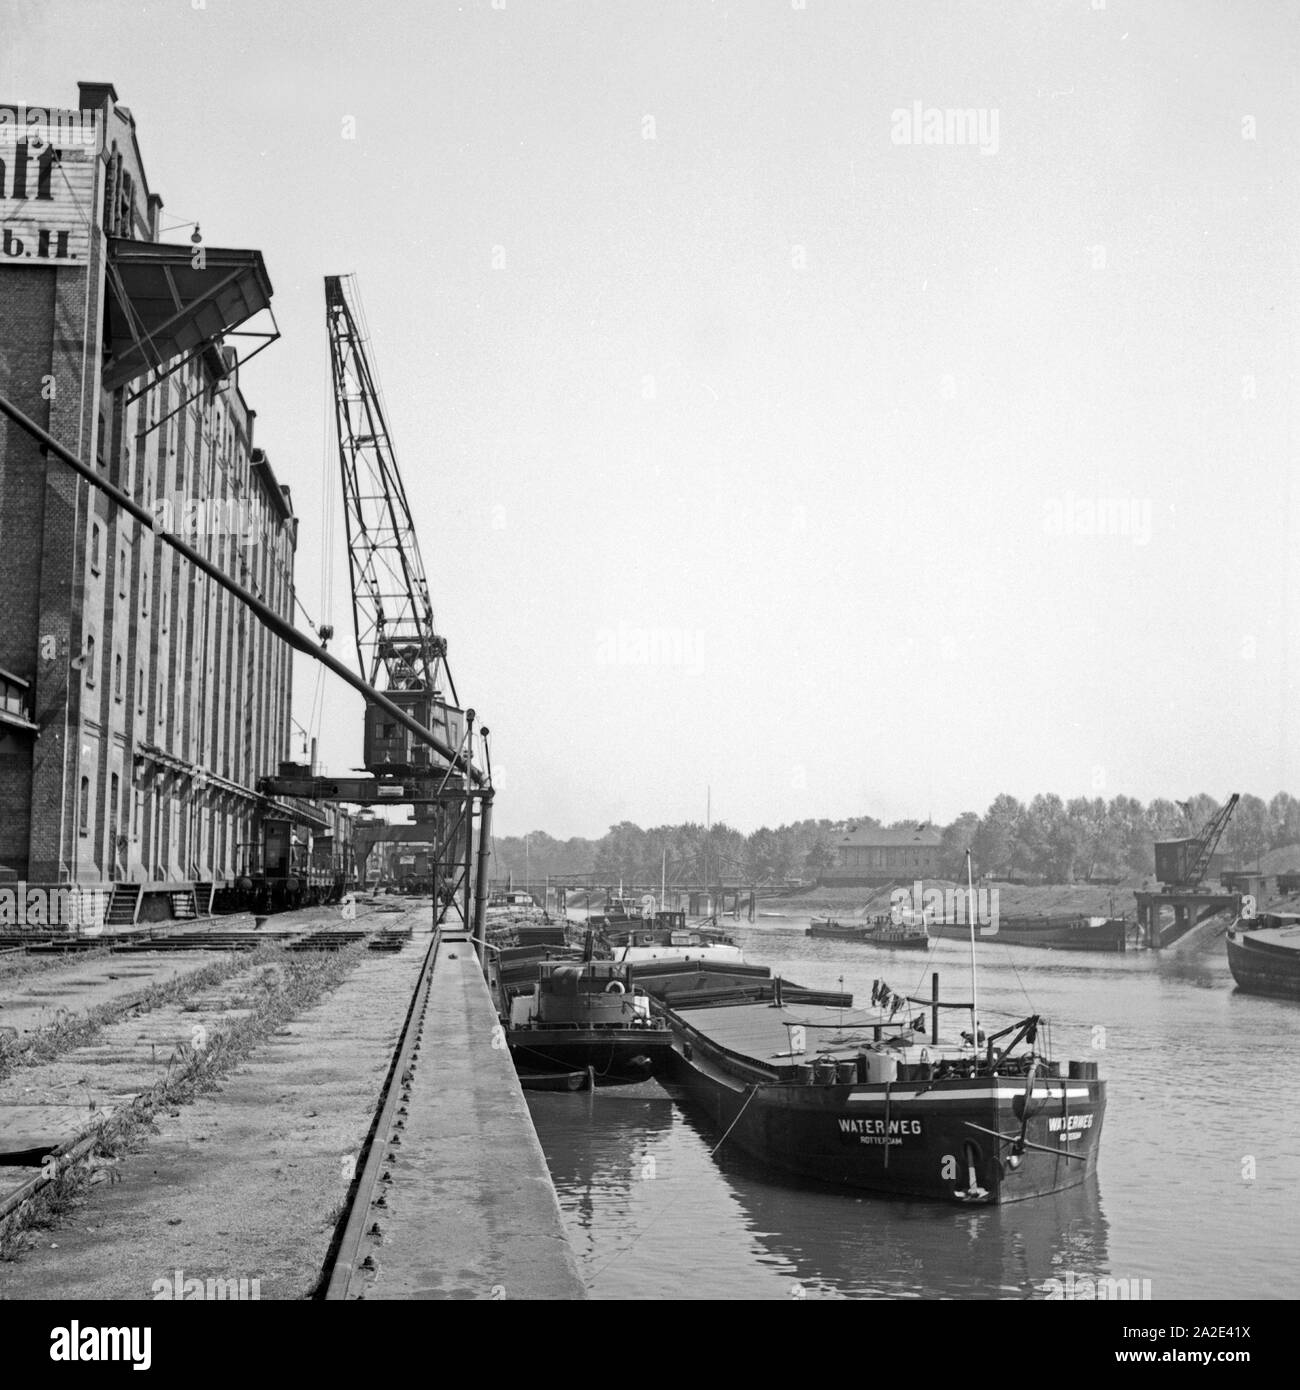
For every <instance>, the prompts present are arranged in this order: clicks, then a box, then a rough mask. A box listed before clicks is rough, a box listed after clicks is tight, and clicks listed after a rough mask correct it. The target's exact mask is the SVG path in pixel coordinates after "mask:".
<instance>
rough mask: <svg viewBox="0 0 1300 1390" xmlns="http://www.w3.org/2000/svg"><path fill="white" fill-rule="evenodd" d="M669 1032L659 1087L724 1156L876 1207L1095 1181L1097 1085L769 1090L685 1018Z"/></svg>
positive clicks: (1036, 1192)
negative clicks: (674, 1089)
mask: <svg viewBox="0 0 1300 1390" xmlns="http://www.w3.org/2000/svg"><path fill="white" fill-rule="evenodd" d="M701 1012H702V1013H703V1014H705V1015H707V1012H708V1011H707V1010H703V1011H701ZM670 1021H671V1023H672V1025H673V1033H674V1046H673V1051H672V1059H671V1071H670V1073H669V1076H670V1079H671V1080H672V1081H673V1082H675V1083H676V1084H677V1085H678V1086H679V1087H680V1088H681V1091H682V1097H683V1101H684V1103H686V1104H687V1105H689V1106H690V1107H691V1109H692V1110H693V1111H694V1112H695V1113H696V1114H698V1115H699V1116H700V1117H701V1118H702V1119H704V1120H705V1121H706V1123H707V1124H708V1126H709V1127H710V1128H711V1129H712V1130H713V1131H714V1132H715V1133H716V1134H718V1135H725V1136H726V1143H727V1144H728V1145H732V1144H734V1145H735V1146H736V1147H737V1148H740V1149H742V1150H744V1151H745V1152H746V1153H748V1154H750V1155H751V1156H752V1157H754V1158H756V1159H758V1160H759V1161H761V1162H763V1163H765V1164H767V1165H770V1166H771V1167H772V1168H773V1169H776V1170H779V1171H781V1172H784V1173H789V1174H793V1175H796V1176H799V1177H802V1178H809V1179H812V1180H814V1181H818V1182H824V1183H828V1184H831V1185H833V1186H835V1187H839V1188H850V1189H859V1190H863V1191H867V1192H872V1193H877V1194H880V1195H888V1196H897V1197H914V1198H924V1199H929V1200H933V1201H941V1202H946V1203H959V1204H967V1205H969V1204H974V1205H998V1204H1006V1203H1009V1202H1017V1201H1024V1200H1026V1199H1028V1198H1032V1197H1040V1196H1044V1195H1046V1194H1048V1193H1052V1192H1061V1191H1064V1190H1066V1189H1068V1188H1072V1187H1077V1186H1079V1185H1081V1184H1082V1183H1084V1182H1085V1181H1087V1179H1088V1178H1089V1176H1090V1175H1091V1174H1093V1173H1094V1172H1095V1171H1096V1162H1097V1150H1098V1144H1099V1141H1100V1139H1101V1128H1102V1119H1103V1116H1104V1114H1105V1106H1106V1083H1105V1082H1104V1081H1100V1080H1095V1079H1087V1080H1082V1079H1075V1078H1066V1079H1062V1078H1059V1077H1057V1078H1035V1080H1034V1083H1033V1086H1032V1089H1030V1087H1029V1085H1028V1081H1027V1078H1026V1077H1024V1076H1018V1077H1016V1076H1007V1077H997V1076H991V1077H990V1076H981V1077H975V1078H969V1077H968V1078H962V1077H952V1078H947V1079H944V1080H930V1081H923V1080H917V1081H895V1082H892V1083H889V1084H883V1083H881V1084H869V1083H865V1082H838V1081H837V1082H835V1083H833V1084H819V1083H818V1082H816V1081H811V1082H810V1081H800V1080H794V1081H786V1080H775V1081H774V1080H772V1079H771V1076H770V1073H768V1072H767V1071H766V1069H764V1068H762V1067H759V1066H755V1065H752V1064H747V1063H746V1062H745V1061H744V1059H741V1058H738V1057H736V1056H735V1055H734V1054H729V1053H727V1052H726V1051H725V1049H722V1048H719V1047H716V1046H714V1045H713V1044H712V1043H711V1042H710V1040H709V1038H708V1036H707V1034H706V1033H704V1032H703V1031H701V1030H700V1029H699V1028H697V1027H695V1026H694V1024H692V1023H691V1022H689V1021H688V1020H687V1019H685V1018H684V1017H682V1016H679V1015H673V1014H671V1013H670ZM702 1022H703V1023H704V1025H705V1026H706V1027H707V1019H703V1020H702ZM1027 1096H1028V1101H1027V1106H1028V1111H1029V1120H1028V1123H1027V1124H1026V1125H1025V1126H1024V1130H1023V1138H1024V1140H1025V1141H1026V1142H1025V1146H1024V1148H1023V1149H1022V1151H1021V1152H1020V1153H1019V1154H1018V1155H1017V1154H1016V1153H1015V1151H1014V1148H1013V1145H1014V1143H1015V1141H1016V1140H1018V1139H1019V1138H1020V1137H1021V1134H1022V1116H1023V1114H1024V1111H1025V1108H1026V1097H1027ZM972 1174H973V1178H974V1181H972Z"/></svg>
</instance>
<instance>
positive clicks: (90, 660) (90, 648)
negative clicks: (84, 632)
mask: <svg viewBox="0 0 1300 1390" xmlns="http://www.w3.org/2000/svg"><path fill="white" fill-rule="evenodd" d="M86 684H87V685H94V684H95V634H94V633H93V632H92V633H91V634H90V635H89V636H88V637H87V638H86Z"/></svg>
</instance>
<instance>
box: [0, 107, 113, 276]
mask: <svg viewBox="0 0 1300 1390" xmlns="http://www.w3.org/2000/svg"><path fill="white" fill-rule="evenodd" d="M98 148H99V140H98V123H97V121H96V119H95V113H94V112H89V111H51V110H43V111H36V110H35V109H34V108H31V109H29V108H27V107H21V106H0V266H5V265H33V264H36V265H40V264H48V265H57V264H65V265H67V264H79V265H85V263H86V262H87V260H88V259H89V257H90V227H91V224H92V223H93V221H94V217H95V160H96V157H97V154H98Z"/></svg>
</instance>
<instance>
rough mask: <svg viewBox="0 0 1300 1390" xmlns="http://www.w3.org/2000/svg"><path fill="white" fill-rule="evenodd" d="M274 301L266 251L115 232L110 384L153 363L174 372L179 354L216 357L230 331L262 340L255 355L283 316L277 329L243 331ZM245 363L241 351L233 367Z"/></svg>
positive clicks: (108, 335) (110, 254) (107, 370)
mask: <svg viewBox="0 0 1300 1390" xmlns="http://www.w3.org/2000/svg"><path fill="white" fill-rule="evenodd" d="M200 252H201V254H200ZM270 307H271V281H270V277H269V276H268V275H267V273H266V266H265V265H264V264H263V261H262V253H261V252H260V251H235V250H223V249H219V248H216V247H211V246H204V247H196V246H191V245H180V246H172V245H167V244H164V243H162V242H156V241H132V240H130V239H129V238H126V237H111V238H110V239H109V243H108V300H107V308H106V323H105V338H106V343H105V347H106V350H107V352H108V354H109V356H108V361H107V362H106V363H105V365H104V387H105V389H106V390H109V391H113V390H116V389H117V388H118V387H119V386H125V385H126V383H127V382H129V381H132V380H134V379H135V378H136V377H138V376H141V375H143V374H144V373H145V372H147V371H150V370H151V369H152V370H158V371H170V370H174V368H175V365H176V360H177V359H182V360H188V359H189V358H190V357H193V356H196V355H202V354H204V353H207V354H209V360H210V361H212V360H214V357H213V354H212V349H214V348H215V347H216V346H217V345H218V344H219V343H220V342H221V340H222V339H223V338H225V337H227V336H231V337H236V338H253V339H260V340H261V342H260V344H259V346H257V347H255V348H254V349H253V351H252V352H249V353H247V354H246V355H245V356H244V357H243V359H242V360H243V361H247V360H248V359H249V358H251V357H254V356H256V354H257V353H258V352H261V351H262V349H263V348H265V347H268V346H269V345H270V344H271V343H272V342H274V341H275V340H276V339H277V338H278V337H279V336H280V333H279V329H278V328H276V327H275V316H274V315H273V314H272V315H271V329H270V330H269V331H264V332H260V333H254V332H244V333H240V332H237V331H236V330H238V329H239V328H240V326H241V325H242V324H245V323H247V322H249V320H250V319H253V318H254V317H255V316H256V315H258V314H260V313H261V312H262V311H263V310H266V311H268V313H269V312H270ZM215 360H221V359H220V358H219V357H218V358H216V359H215ZM239 361H240V358H239V356H238V354H233V356H232V360H231V362H230V364H229V368H228V370H233V369H234V367H235V366H237V365H239Z"/></svg>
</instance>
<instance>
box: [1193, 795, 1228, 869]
mask: <svg viewBox="0 0 1300 1390" xmlns="http://www.w3.org/2000/svg"><path fill="white" fill-rule="evenodd" d="M1240 800H1241V795H1240V793H1238V792H1233V793H1232V795H1231V796H1230V797H1229V798H1228V799H1227V801H1226V802H1224V804H1223V805H1222V806H1220V807H1219V809H1218V810H1217V811H1216V812H1215V813H1214V815H1213V816H1211V817H1210V819H1209V820H1208V821H1206V823H1205V825H1204V826H1203V827H1202V828H1201V831H1200V833H1199V834H1198V835H1197V836H1196V838H1195V839H1194V840H1193V841H1192V844H1191V845H1190V846H1189V849H1188V855H1187V880H1188V882H1189V883H1200V881H1201V880H1202V879H1203V878H1204V877H1205V874H1206V871H1207V870H1208V869H1209V867H1210V860H1211V859H1212V858H1213V857H1214V851H1215V850H1216V849H1217V848H1218V847H1219V841H1220V839H1222V838H1223V832H1224V831H1225V830H1226V829H1227V828H1228V822H1229V821H1230V820H1231V819H1232V813H1233V812H1234V811H1235V810H1236V809H1237V802H1238V801H1240Z"/></svg>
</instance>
